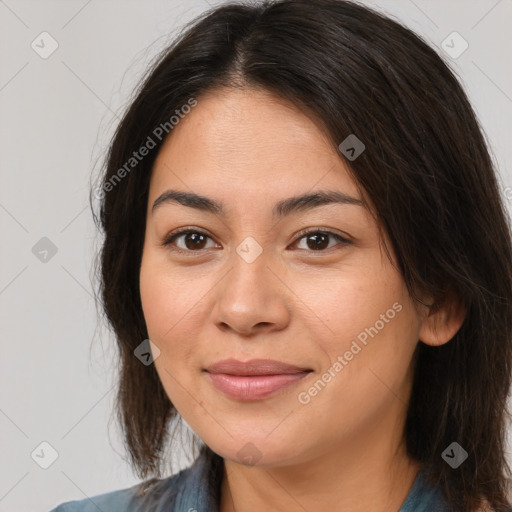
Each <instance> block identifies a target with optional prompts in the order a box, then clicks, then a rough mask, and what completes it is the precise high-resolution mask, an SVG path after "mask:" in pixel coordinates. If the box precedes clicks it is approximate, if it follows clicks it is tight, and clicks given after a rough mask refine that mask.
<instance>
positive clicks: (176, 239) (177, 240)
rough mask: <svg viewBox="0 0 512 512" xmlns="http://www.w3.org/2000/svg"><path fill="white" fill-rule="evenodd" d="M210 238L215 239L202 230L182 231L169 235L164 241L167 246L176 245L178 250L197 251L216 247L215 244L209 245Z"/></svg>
mask: <svg viewBox="0 0 512 512" xmlns="http://www.w3.org/2000/svg"><path fill="white" fill-rule="evenodd" d="M208 240H211V241H212V242H213V240H212V239H211V238H210V237H209V236H208V235H207V234H206V233H202V232H201V231H192V230H188V231H180V232H178V233H173V234H171V235H169V236H168V237H167V238H166V239H165V240H164V242H163V244H162V245H165V246H175V247H176V248H177V249H178V250H181V251H186V252H196V251H200V250H202V249H208V248H210V247H215V244H214V245H213V246H212V245H210V246H209V247H208V246H207V243H208Z"/></svg>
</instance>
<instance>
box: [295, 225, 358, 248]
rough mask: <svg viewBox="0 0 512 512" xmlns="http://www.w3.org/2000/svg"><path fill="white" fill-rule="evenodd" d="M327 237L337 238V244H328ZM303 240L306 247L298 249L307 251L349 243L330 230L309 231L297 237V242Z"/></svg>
mask: <svg viewBox="0 0 512 512" xmlns="http://www.w3.org/2000/svg"><path fill="white" fill-rule="evenodd" d="M329 239H334V240H337V241H338V243H337V244H330V240H329ZM302 240H305V245H306V247H299V249H305V250H309V251H324V250H325V249H330V248H331V247H333V246H334V245H342V246H344V245H347V244H350V243H351V242H350V240H347V239H346V238H343V237H342V236H340V235H338V234H337V233H333V232H331V231H318V230H316V231H310V232H309V233H306V234H303V235H302V236H301V237H300V238H299V240H298V241H299V242H301V241H302Z"/></svg>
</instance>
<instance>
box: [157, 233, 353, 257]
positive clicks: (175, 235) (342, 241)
mask: <svg viewBox="0 0 512 512" xmlns="http://www.w3.org/2000/svg"><path fill="white" fill-rule="evenodd" d="M190 233H194V234H199V235H204V236H206V237H208V238H210V239H211V240H213V239H212V237H211V236H210V235H208V233H206V232H204V231H202V230H200V229H195V228H194V229H191V228H181V229H179V230H177V231H174V232H172V233H169V234H168V235H167V236H166V237H165V239H164V240H163V242H162V244H161V245H162V246H165V247H168V248H169V249H170V250H172V251H177V252H181V253H184V254H193V253H200V252H203V251H205V250H206V249H198V250H197V251H193V250H190V249H182V248H181V247H176V246H172V245H173V242H174V241H175V240H176V239H177V238H178V237H179V236H182V235H187V234H190ZM311 235H330V236H332V237H333V238H335V239H336V240H337V241H338V242H340V244H336V245H342V246H345V245H350V244H352V242H351V241H350V240H348V239H347V238H344V237H342V236H341V235H339V234H338V233H334V232H333V231H329V230H322V229H319V228H314V229H311V230H304V231H300V232H299V233H298V234H297V238H296V239H295V241H294V242H293V243H294V244H295V243H297V242H299V241H300V240H302V239H303V238H306V237H307V236H311ZM336 245H335V246H333V247H336ZM333 247H329V248H328V249H319V250H318V251H314V250H307V249H299V250H302V251H306V252H311V253H316V252H317V253H325V252H328V251H330V250H331V249H333Z"/></svg>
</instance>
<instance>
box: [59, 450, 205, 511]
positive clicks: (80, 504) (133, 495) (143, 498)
mask: <svg viewBox="0 0 512 512" xmlns="http://www.w3.org/2000/svg"><path fill="white" fill-rule="evenodd" d="M202 469H204V461H203V458H200V459H198V460H197V461H196V462H195V464H193V465H192V466H191V467H188V468H185V469H182V470H181V471H179V472H178V473H176V474H174V475H172V476H170V477H168V478H165V479H157V478H153V479H150V480H147V481H145V482H141V483H139V484H136V485H133V486H131V487H128V488H125V489H120V490H116V491H111V492H107V493H104V494H98V495H95V496H91V497H88V498H85V499H80V500H74V501H67V502H64V503H61V504H60V505H58V506H57V507H56V508H53V509H52V510H50V512H98V511H101V512H139V511H141V510H144V511H146V510H152V508H153V507H156V508H158V503H159V502H160V503H162V502H163V503H165V504H166V505H172V504H173V503H174V501H175V500H176V499H177V498H179V499H178V502H180V503H179V504H180V505H181V501H183V500H185V501H186V500H188V499H190V497H191V496H193V497H196V496H197V494H200V491H199V492H198V488H201V487H203V486H204V474H203V473H202V471H201V470H202ZM183 494H185V495H184V496H182V495H183ZM179 509H180V510H181V506H180V507H179ZM169 510H174V507H173V508H169Z"/></svg>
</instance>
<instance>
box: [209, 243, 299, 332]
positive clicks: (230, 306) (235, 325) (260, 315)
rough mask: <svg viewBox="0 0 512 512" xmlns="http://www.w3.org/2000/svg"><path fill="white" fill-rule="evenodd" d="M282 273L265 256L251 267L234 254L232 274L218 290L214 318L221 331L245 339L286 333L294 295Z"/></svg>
mask: <svg viewBox="0 0 512 512" xmlns="http://www.w3.org/2000/svg"><path fill="white" fill-rule="evenodd" d="M280 273H282V272H280V271H279V265H277V264H276V263H275V262H274V264H272V262H271V261H269V258H267V255H266V253H265V252H263V253H262V254H260V255H259V256H258V258H257V259H256V260H255V261H253V262H251V263H248V262H247V261H245V260H244V259H243V258H242V257H240V256H239V255H238V254H237V253H234V254H233V259H232V267H231V269H230V271H228V272H227V274H226V275H225V276H224V278H223V279H222V280H221V281H220V283H219V284H218V286H216V287H215V293H216V297H215V305H214V308H213V310H212V314H213V320H214V322H215V324H216V325H217V327H218V328H219V329H220V330H222V331H224V332H227V331H233V332H236V333H238V334H240V335H245V336H250V335H254V334H257V333H268V332H272V331H279V330H281V329H284V328H285V327H286V326H287V325H288V324H289V322H290V307H291V300H292V296H293V294H292V292H291V291H290V289H289V288H288V287H287V286H286V284H285V283H283V281H284V280H283V278H282V277H281V276H279V274H280Z"/></svg>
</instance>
